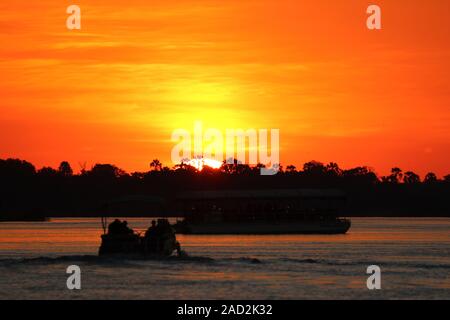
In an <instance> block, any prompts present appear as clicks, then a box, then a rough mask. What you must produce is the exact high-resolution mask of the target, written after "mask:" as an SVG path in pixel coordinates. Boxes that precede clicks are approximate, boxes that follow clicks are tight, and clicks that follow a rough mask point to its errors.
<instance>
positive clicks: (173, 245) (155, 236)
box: [99, 218, 183, 259]
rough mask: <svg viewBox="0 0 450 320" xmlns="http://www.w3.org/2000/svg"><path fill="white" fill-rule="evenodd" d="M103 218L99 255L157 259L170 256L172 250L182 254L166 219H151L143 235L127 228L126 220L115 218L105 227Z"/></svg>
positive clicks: (172, 252) (179, 254)
mask: <svg viewBox="0 0 450 320" xmlns="http://www.w3.org/2000/svg"><path fill="white" fill-rule="evenodd" d="M103 219H104V218H102V224H103V230H104V234H103V235H102V236H101V238H102V243H101V245H100V249H99V256H121V257H122V256H123V257H133V258H144V259H158V258H166V257H170V256H172V255H173V254H174V252H176V254H177V255H178V256H181V255H182V254H183V253H182V251H181V247H180V243H179V242H178V241H177V239H176V236H175V231H174V229H173V228H172V227H171V225H170V223H169V221H168V220H167V219H158V223H156V222H155V221H152V226H151V227H150V228H149V229H148V230H147V231H146V233H145V235H143V236H142V235H140V234H138V233H136V232H134V231H133V229H131V228H129V227H128V225H127V222H126V221H120V220H119V219H116V220H114V221H113V222H112V223H111V224H109V226H108V228H106V219H104V220H103ZM106 229H107V230H106Z"/></svg>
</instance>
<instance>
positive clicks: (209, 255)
mask: <svg viewBox="0 0 450 320" xmlns="http://www.w3.org/2000/svg"><path fill="white" fill-rule="evenodd" d="M127 220H128V223H129V225H130V226H131V227H133V228H135V229H136V230H145V229H146V227H147V226H148V225H149V224H150V219H148V218H129V219H127ZM352 223H353V224H352V228H351V229H350V231H349V233H348V234H346V235H331V236H330V235H327V236H314V235H308V236H306V235H281V236H194V235H189V236H187V235H186V236H184V235H179V236H178V240H179V241H180V243H181V245H182V247H183V248H184V250H186V251H187V252H188V254H189V255H190V256H191V257H192V258H191V259H189V260H186V261H175V260H168V261H126V260H121V261H118V260H110V259H99V258H97V257H96V254H97V250H98V247H99V245H100V235H101V233H102V229H101V225H100V219H91V218H89V219H85V218H82V219H80V218H65V219H60V218H54V219H52V220H51V221H50V222H3V223H0V299H450V219H413V218H402V219H397V218H392V219H386V218H354V219H352ZM69 265H78V266H79V267H80V268H81V286H82V288H81V290H73V291H71V290H68V289H67V286H66V280H67V277H68V276H69V275H68V274H66V269H67V267H68V266H69ZM370 265H378V266H379V267H380V268H381V290H368V289H367V285H366V281H367V278H368V277H369V275H368V274H366V271H367V267H368V266H370Z"/></svg>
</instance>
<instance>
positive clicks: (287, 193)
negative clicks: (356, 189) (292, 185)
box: [177, 189, 345, 200]
mask: <svg viewBox="0 0 450 320" xmlns="http://www.w3.org/2000/svg"><path fill="white" fill-rule="evenodd" d="M344 197H345V193H344V192H343V191H342V190H338V189H266V190H205V191H188V192H184V193H182V194H179V195H178V197H177V198H178V199H180V200H212V199H280V198H344Z"/></svg>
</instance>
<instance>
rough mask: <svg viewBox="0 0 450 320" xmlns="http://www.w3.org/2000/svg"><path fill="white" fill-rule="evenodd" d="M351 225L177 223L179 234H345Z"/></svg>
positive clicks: (321, 223)
mask: <svg viewBox="0 0 450 320" xmlns="http://www.w3.org/2000/svg"><path fill="white" fill-rule="evenodd" d="M350 227H351V222H350V220H346V219H341V220H337V221H299V222H296V221H289V222H240V223H185V224H180V225H178V226H177V225H175V230H176V231H177V233H178V234H199V235H201V234H204V235H207V234H219V235H220V234H223V235H225V234H249V235H260V234H264V235H271V234H275V235H278V234H345V233H347V232H348V230H349V229H350Z"/></svg>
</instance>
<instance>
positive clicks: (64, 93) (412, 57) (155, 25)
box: [0, 0, 450, 175]
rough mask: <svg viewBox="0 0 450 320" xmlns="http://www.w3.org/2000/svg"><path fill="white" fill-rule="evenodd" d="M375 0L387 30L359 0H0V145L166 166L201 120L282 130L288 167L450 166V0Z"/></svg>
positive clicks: (20, 154) (61, 156) (140, 166)
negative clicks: (175, 139)
mask: <svg viewBox="0 0 450 320" xmlns="http://www.w3.org/2000/svg"><path fill="white" fill-rule="evenodd" d="M374 3H376V4H378V5H380V6H381V8H382V10H383V11H382V13H383V20H382V23H383V30H382V31H369V30H367V29H366V27H365V23H366V16H367V15H366V13H365V10H366V8H367V6H368V5H369V4H370V2H368V1H360V0H345V1H342V0H339V1H330V0H306V1H299V0H289V1H275V0H273V1H266V0H249V1H242V0H226V1H224V0H222V1H217V0H211V1H206V0H204V1H193V0H178V1H173V0H127V1H125V0H95V1H94V0H80V1H77V2H72V1H61V0H39V1H25V0H15V1H13V0H4V1H2V2H1V3H0V12H1V14H0V75H1V76H0V99H1V100H0V110H1V113H0V158H6V157H17V158H22V159H26V160H29V161H31V162H33V163H34V164H36V165H37V166H38V167H41V166H43V165H51V166H57V165H58V163H59V162H60V161H61V160H68V161H70V162H71V163H72V165H73V167H74V168H75V169H76V170H77V169H79V165H78V163H84V162H86V163H87V164H88V166H90V165H92V164H94V163H97V162H103V163H114V164H116V165H118V166H119V167H122V168H124V169H126V170H128V171H132V170H147V169H148V168H149V166H148V164H149V162H150V161H151V159H153V158H159V159H161V160H162V161H163V162H164V163H166V164H168V165H170V166H171V165H172V164H171V163H170V152H171V149H172V147H173V146H174V144H173V143H172V142H171V141H170V136H171V132H172V131H173V130H174V129H177V128H186V129H190V130H192V129H193V124H194V121H195V120H201V121H203V123H204V126H205V127H214V128H219V129H225V128H244V129H246V128H256V129H257V128H268V129H270V128H279V129H280V132H281V138H280V139H281V140H280V142H281V155H280V158H281V162H282V164H284V165H287V164H291V163H293V164H295V165H298V166H300V165H301V164H302V163H303V162H306V161H309V160H312V159H316V160H319V161H323V162H329V161H335V162H338V163H339V164H340V165H341V166H342V167H351V166H356V165H369V166H371V167H373V168H374V169H375V170H376V171H377V172H378V173H380V174H386V173H387V171H388V170H389V168H391V167H392V166H400V167H401V168H402V169H404V170H414V171H417V172H418V173H420V174H422V175H424V174H425V173H426V172H428V171H430V170H433V171H434V172H436V173H437V174H438V175H443V174H448V173H450V168H449V154H450V144H449V141H450V139H449V138H450V127H449V120H450V112H449V106H448V103H449V101H450V99H449V98H450V91H449V83H448V81H449V80H448V74H449V71H450V68H449V67H450V50H449V49H450V42H449V35H450V30H449V29H450V2H449V1H448V0H430V1H423V0H408V1H406V0H389V1H378V0H377V1H374ZM71 4H77V5H79V6H80V7H81V10H82V30H80V31H69V30H67V29H66V25H65V21H66V18H67V16H68V15H67V14H66V13H65V11H66V8H67V6H69V5H71Z"/></svg>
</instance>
